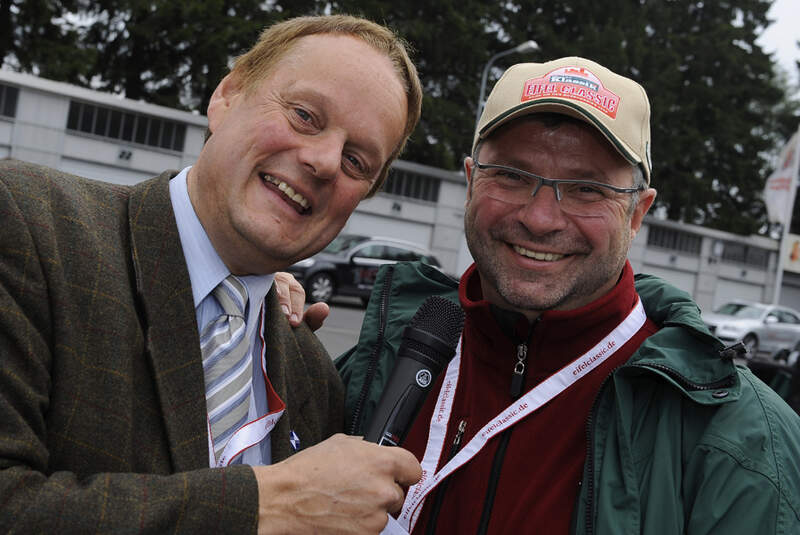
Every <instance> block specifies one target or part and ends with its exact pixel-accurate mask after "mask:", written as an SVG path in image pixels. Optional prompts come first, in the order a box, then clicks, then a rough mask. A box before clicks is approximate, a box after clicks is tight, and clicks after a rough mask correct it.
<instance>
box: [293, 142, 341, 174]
mask: <svg viewBox="0 0 800 535" xmlns="http://www.w3.org/2000/svg"><path fill="white" fill-rule="evenodd" d="M343 152H344V141H343V140H342V139H341V138H340V136H337V135H336V134H334V133H330V134H328V133H323V134H318V135H316V136H313V137H310V138H309V142H308V143H307V144H306V145H305V146H304V147H303V148H302V149H301V151H300V160H301V163H302V164H303V165H304V166H305V167H306V168H307V169H308V170H309V172H311V173H312V174H313V175H314V176H316V177H317V178H320V179H323V180H333V179H334V178H336V175H337V173H338V172H339V169H340V168H341V165H342V153H343Z"/></svg>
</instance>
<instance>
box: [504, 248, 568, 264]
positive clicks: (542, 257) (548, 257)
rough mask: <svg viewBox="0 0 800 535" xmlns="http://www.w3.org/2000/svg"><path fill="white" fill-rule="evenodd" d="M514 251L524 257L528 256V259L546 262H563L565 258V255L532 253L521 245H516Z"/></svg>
mask: <svg viewBox="0 0 800 535" xmlns="http://www.w3.org/2000/svg"><path fill="white" fill-rule="evenodd" d="M514 250H515V251H516V252H518V253H519V254H521V255H522V256H527V257H528V258H533V259H534V260H543V261H545V262H555V261H556V260H561V259H562V258H564V255H563V254H553V253H537V252H536V251H530V250H528V249H525V248H524V247H520V246H519V245H515V246H514Z"/></svg>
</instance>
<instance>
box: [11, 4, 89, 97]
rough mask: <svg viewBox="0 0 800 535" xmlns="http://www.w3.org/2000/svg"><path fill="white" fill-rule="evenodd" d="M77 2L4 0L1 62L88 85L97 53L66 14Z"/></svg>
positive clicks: (23, 69) (17, 68) (54, 77)
mask: <svg viewBox="0 0 800 535" xmlns="http://www.w3.org/2000/svg"><path fill="white" fill-rule="evenodd" d="M75 7H76V2H75V1H63V2H57V1H47V0H17V1H14V0H0V63H2V65H3V66H4V67H11V68H13V69H15V70H20V71H23V72H32V73H35V74H37V75H39V76H42V77H44V78H52V79H54V80H63V81H66V82H71V83H74V84H79V85H85V84H86V83H87V81H88V78H89V75H90V72H91V67H92V64H93V53H92V51H91V50H88V49H86V48H83V47H82V46H81V45H80V43H79V39H80V35H79V32H78V31H77V29H76V28H74V27H72V26H71V25H70V24H69V23H68V22H67V21H66V20H65V19H64V16H65V15H67V14H69V13H70V12H71V11H72V10H74V9H75Z"/></svg>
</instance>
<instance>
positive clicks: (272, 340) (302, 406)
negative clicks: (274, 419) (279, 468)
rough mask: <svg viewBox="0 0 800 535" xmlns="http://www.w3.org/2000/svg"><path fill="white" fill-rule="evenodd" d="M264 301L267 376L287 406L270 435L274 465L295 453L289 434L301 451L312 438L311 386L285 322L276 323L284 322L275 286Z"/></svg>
mask: <svg viewBox="0 0 800 535" xmlns="http://www.w3.org/2000/svg"><path fill="white" fill-rule="evenodd" d="M265 301H266V307H265V310H266V313H267V317H266V319H267V321H266V322H265V333H264V340H265V341H266V346H267V350H266V359H267V376H268V378H269V381H270V383H271V384H272V388H273V389H275V392H276V393H277V394H278V396H280V398H281V399H282V400H283V402H284V403H285V404H286V412H284V414H283V416H282V417H281V419H280V420H278V423H277V425H275V427H274V428H273V430H272V432H271V433H270V449H271V450H272V462H273V463H276V462H279V461H282V460H284V459H286V458H287V457H289V456H290V455H291V454H292V453H294V450H293V449H292V447H291V444H290V442H289V434H290V432H291V431H295V432H296V433H297V435H298V436H299V437H300V440H301V444H300V447H301V448H303V447H306V446H309V445H310V444H308V442H307V441H308V440H309V438H310V437H311V436H313V435H314V430H313V429H312V428H311V427H310V426H309V424H308V419H307V418H306V416H307V413H306V410H308V407H307V404H308V402H309V400H310V395H311V388H312V387H313V385H309V378H310V377H311V375H310V373H309V372H308V371H307V370H306V366H305V360H304V359H303V358H301V357H300V355H298V351H299V348H298V347H297V342H296V340H295V339H294V337H293V336H292V335H291V329H290V328H289V327H288V322H287V325H286V326H285V328H281V327H280V326H279V322H286V321H287V320H286V318H285V317H284V315H283V313H282V312H281V310H280V306H279V304H278V298H277V294H276V292H275V287H274V285H273V287H272V288H271V289H270V291H269V293H268V294H267V297H266V299H265ZM303 441H306V442H305V443H303Z"/></svg>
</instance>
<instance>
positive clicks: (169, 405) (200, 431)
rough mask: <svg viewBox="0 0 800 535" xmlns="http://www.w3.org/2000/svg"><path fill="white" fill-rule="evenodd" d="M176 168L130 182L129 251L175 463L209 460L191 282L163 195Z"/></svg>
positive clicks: (178, 466) (186, 466)
mask: <svg viewBox="0 0 800 535" xmlns="http://www.w3.org/2000/svg"><path fill="white" fill-rule="evenodd" d="M174 174H175V172H174V171H168V172H165V173H163V174H161V175H160V176H159V177H157V178H154V179H152V180H148V181H146V182H143V183H141V184H138V185H136V186H134V187H133V189H132V192H131V196H130V200H129V201H128V203H129V206H128V207H129V214H128V217H129V224H130V235H131V236H130V238H131V253H132V255H133V265H134V270H135V276H136V281H135V284H136V290H137V294H138V298H139V302H140V304H141V307H142V312H143V316H144V328H145V336H146V344H147V349H148V357H149V359H150V365H151V366H152V369H153V374H154V377H155V384H156V389H157V391H158V396H159V400H160V403H161V413H162V414H163V416H164V425H165V428H166V432H167V440H168V442H169V448H170V452H171V454H172V459H173V465H174V469H175V471H185V470H191V469H195V468H200V467H203V466H207V464H208V436H207V432H206V429H207V422H206V400H205V389H204V386H203V385H204V384H205V380H204V377H203V368H202V364H201V363H202V358H201V356H200V347H199V343H198V340H199V335H198V332H197V321H196V319H195V311H194V304H193V300H192V289H191V284H190V282H189V274H188V271H187V269H186V261H185V259H184V257H183V249H182V248H181V244H180V238H179V236H178V229H177V226H176V223H175V217H174V213H173V210H172V204H171V203H170V197H169V180H170V178H171V177H172V176H174Z"/></svg>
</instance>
